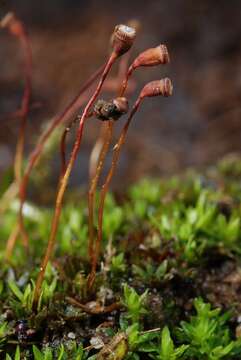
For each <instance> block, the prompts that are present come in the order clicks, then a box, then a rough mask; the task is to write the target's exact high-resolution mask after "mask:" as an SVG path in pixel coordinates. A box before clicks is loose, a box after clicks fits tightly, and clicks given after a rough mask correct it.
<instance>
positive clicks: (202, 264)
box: [0, 157, 241, 360]
mask: <svg viewBox="0 0 241 360" xmlns="http://www.w3.org/2000/svg"><path fill="white" fill-rule="evenodd" d="M240 164H241V160H240V159H238V158H235V159H234V158H233V157H232V158H231V159H225V160H222V161H221V162H220V163H219V164H218V165H217V166H216V167H215V168H214V167H212V168H210V169H208V170H207V171H206V172H205V173H202V174H199V173H197V172H194V171H191V172H190V171H189V172H187V173H186V174H183V175H180V176H179V177H173V178H171V179H166V180H165V179H161V180H160V179H155V180H153V179H145V180H142V181H141V182H139V183H137V184H134V185H133V186H132V187H131V188H130V189H129V190H128V191H127V193H125V194H118V196H117V194H112V195H109V196H108V199H107V203H106V209H105V220H104V224H103V227H104V228H103V230H104V231H103V233H104V243H103V249H102V250H103V251H102V259H101V260H102V265H101V266H100V267H99V268H98V272H97V279H96V282H95V287H94V289H92V291H91V293H90V292H88V290H87V276H88V274H89V271H90V266H89V261H88V258H87V245H88V244H87V242H88V236H87V235H88V234H87V209H86V207H87V206H86V203H85V202H84V201H83V202H81V203H79V201H78V203H75V202H74V201H73V200H71V201H69V202H67V204H66V206H65V208H64V211H63V214H62V221H61V223H60V227H59V230H58V245H57V249H56V252H57V256H56V257H55V258H54V259H52V261H51V263H49V265H48V269H47V272H46V276H45V281H44V284H43V287H42V295H41V298H40V301H39V304H38V309H37V311H36V312H33V310H32V303H33V292H34V288H35V280H36V277H37V273H38V270H39V264H40V258H41V254H42V252H43V249H44V244H46V239H47V236H48V234H49V226H50V224H49V223H50V221H49V218H50V216H51V215H52V210H51V209H47V208H41V209H40V208H37V207H36V206H35V205H34V204H27V207H26V208H25V213H26V225H27V230H28V232H29V234H31V254H30V256H29V255H28V256H26V254H25V253H24V251H23V248H22V245H21V243H19V244H17V246H16V248H15V250H14V254H13V256H12V259H11V263H6V261H5V259H4V251H5V242H6V239H7V236H8V234H9V233H10V231H11V229H12V227H13V226H14V223H15V221H16V212H17V208H18V206H17V205H18V204H17V203H16V202H13V203H12V205H11V207H10V208H9V209H8V210H7V212H6V213H5V215H4V217H2V218H1V219H0V225H1V226H0V262H1V266H0V309H1V316H0V351H1V354H2V355H1V356H3V358H5V357H6V356H7V355H6V354H8V357H7V358H8V359H11V358H12V359H19V358H20V355H21V358H26V359H28V358H29V359H31V358H34V359H37V360H39V359H87V358H97V359H101V358H103V357H105V358H106V357H107V358H111V359H122V358H125V359H139V358H140V359H147V358H150V359H151V358H154V359H190V360H191V359H210V360H216V359H239V358H240V357H241V342H240V340H239V339H240V331H239V328H240V325H239V321H240V316H239V314H240V311H241V305H240V303H241V302H240V300H241V299H240V286H241V267H240V254H241V250H240V249H241V229H240V228H241V227H240V215H241V195H240V194H241V185H240V184H241V181H240V180H241V174H240V172H239V169H240V167H241V166H240ZM232 169H233V170H232ZM7 176H8V175H7ZM6 179H7V177H6ZM6 181H7V180H6Z"/></svg>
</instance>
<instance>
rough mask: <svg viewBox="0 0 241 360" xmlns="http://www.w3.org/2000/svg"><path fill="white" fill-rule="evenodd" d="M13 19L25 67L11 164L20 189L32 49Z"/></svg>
mask: <svg viewBox="0 0 241 360" xmlns="http://www.w3.org/2000/svg"><path fill="white" fill-rule="evenodd" d="M13 21H15V22H16V23H17V24H18V25H17V26H18V29H19V31H16V32H13V34H14V35H15V36H16V37H18V38H19V41H20V44H21V47H22V49H23V54H24V68H25V69H24V74H25V75H24V77H25V80H24V82H25V85H24V93H23V98H22V102H21V108H20V111H19V114H20V125H19V133H18V140H17V145H16V152H15V158H14V165H13V167H14V176H15V181H16V183H17V185H18V187H19V189H20V185H21V180H22V167H23V152H24V144H25V133H26V125H27V115H28V113H29V106H30V99H31V88H32V51H31V46H30V41H29V38H28V35H27V32H26V30H25V28H24V25H23V23H22V22H20V21H18V20H13ZM10 26H11V25H10ZM19 230H20V228H19V226H17V227H15V228H14V229H13V230H12V232H11V234H10V236H9V238H8V241H7V245H6V255H7V256H8V257H9V256H10V255H11V251H12V249H13V248H14V245H15V242H16V240H17V236H18V233H19ZM21 234H22V238H23V245H24V247H25V248H26V249H28V245H29V244H28V237H27V236H26V234H25V232H22V233H21Z"/></svg>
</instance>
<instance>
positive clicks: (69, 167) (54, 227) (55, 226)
mask: <svg viewBox="0 0 241 360" xmlns="http://www.w3.org/2000/svg"><path fill="white" fill-rule="evenodd" d="M117 57H118V54H117V53H116V52H113V53H112V54H111V56H110V58H109V60H108V61H107V63H106V65H105V68H104V71H103V73H102V76H101V79H100V81H99V83H98V86H97V88H96V90H95V92H94V94H93V95H92V96H91V98H90V100H89V101H88V103H87V105H86V107H85V109H84V111H83V113H82V116H81V119H80V122H79V128H78V131H77V136H76V140H75V144H74V147H73V150H72V153H71V155H70V159H69V162H68V165H67V168H66V171H65V173H64V175H63V177H62V179H61V183H60V186H59V190H58V193H57V198H56V204H55V212H54V217H53V220H52V225H51V232H50V237H49V240H48V245H47V249H46V252H45V255H44V257H43V259H42V263H41V267H40V272H39V274H38V278H37V282H36V287H35V292H34V305H33V306H34V308H35V309H36V306H37V304H38V300H39V296H40V292H41V287H42V283H43V279H44V275H45V271H46V267H47V264H48V261H49V259H50V257H51V255H52V253H53V248H54V245H55V239H56V233H57V229H58V224H59V219H60V215H61V210H62V204H63V197H64V193H65V190H66V187H67V184H68V180H69V176H70V174H71V171H72V168H73V165H74V162H75V160H76V157H77V154H78V151H79V148H80V144H81V140H82V135H83V129H84V124H85V120H86V118H87V115H88V112H89V110H90V108H91V106H92V105H93V103H94V102H95V100H96V98H97V96H98V95H99V93H100V90H101V88H102V85H103V82H104V81H105V78H106V76H107V75H108V73H109V71H110V69H111V67H112V65H113V63H114V62H115V60H116V59H117Z"/></svg>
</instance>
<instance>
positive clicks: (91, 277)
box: [88, 97, 142, 289]
mask: <svg viewBox="0 0 241 360" xmlns="http://www.w3.org/2000/svg"><path fill="white" fill-rule="evenodd" d="M141 101H142V98H141V97H139V98H138V99H137V101H136V103H135V104H134V106H133V108H132V110H131V113H130V115H129V117H128V119H127V122H126V124H125V125H124V127H123V128H122V131H121V134H120V137H119V139H118V142H117V143H116V145H115V146H114V153H113V156H112V163H111V168H110V170H109V172H108V174H107V177H106V179H105V182H104V184H103V186H102V188H101V193H100V203H99V210H98V234H97V239H96V246H95V253H94V254H93V259H92V267H91V272H90V275H89V279H88V286H89V289H90V288H91V287H92V286H93V284H94V281H95V274H96V266H97V262H98V259H99V254H100V247H101V241H102V233H103V213H104V205H105V198H106V194H107V191H108V189H109V186H110V182H111V180H112V177H113V175H114V172H115V169H116V166H117V163H118V159H119V156H120V151H121V148H122V146H123V144H124V142H125V138H126V134H127V131H128V128H129V125H130V123H131V120H132V118H133V116H134V115H135V113H136V112H137V110H138V108H139V106H140V103H141Z"/></svg>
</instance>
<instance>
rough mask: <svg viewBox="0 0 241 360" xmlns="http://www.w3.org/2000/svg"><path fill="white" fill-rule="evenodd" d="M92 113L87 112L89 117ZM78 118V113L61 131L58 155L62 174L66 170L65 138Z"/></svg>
mask: <svg viewBox="0 0 241 360" xmlns="http://www.w3.org/2000/svg"><path fill="white" fill-rule="evenodd" d="M92 115H93V113H92V112H91V113H89V114H88V118H89V117H91V116H92ZM79 120H80V115H78V116H76V118H74V119H73V120H72V121H71V122H70V123H69V125H68V126H66V128H65V129H64V131H63V134H62V136H61V140H60V156H61V174H62V176H63V175H64V173H65V171H66V140H67V135H68V133H69V132H70V130H71V129H72V127H73V126H74V125H75V124H76V123H77V122H78V121H79Z"/></svg>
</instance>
